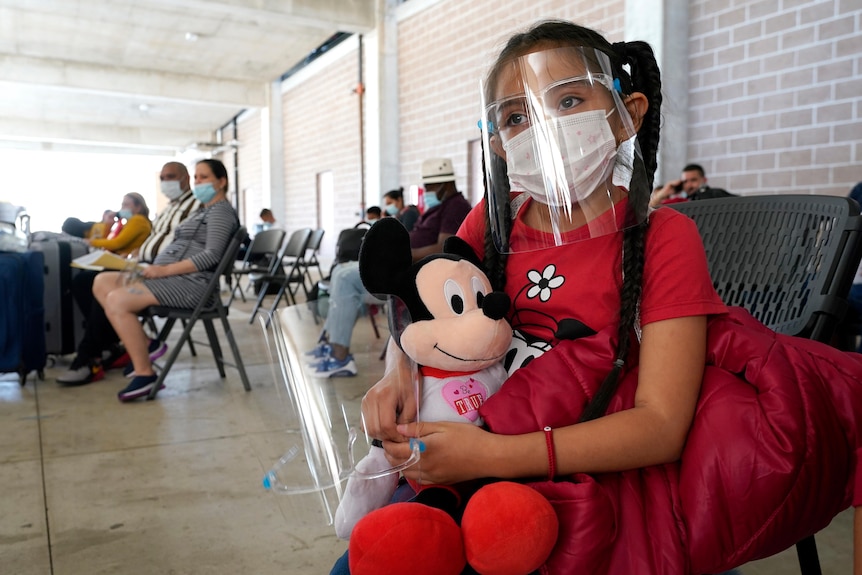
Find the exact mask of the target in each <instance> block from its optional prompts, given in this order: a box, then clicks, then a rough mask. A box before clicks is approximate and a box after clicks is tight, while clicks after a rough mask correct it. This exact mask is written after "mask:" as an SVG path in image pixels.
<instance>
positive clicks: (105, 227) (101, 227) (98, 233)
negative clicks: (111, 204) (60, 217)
mask: <svg viewBox="0 0 862 575" xmlns="http://www.w3.org/2000/svg"><path fill="white" fill-rule="evenodd" d="M116 219H117V212H115V211H114V210H105V211H104V212H102V219H101V220H100V221H98V222H84V221H81V220H79V219H78V218H66V221H64V222H63V227H62V230H63V233H64V234H68V235H70V236H73V237H76V238H81V239H90V238H106V237H108V232H109V231H110V230H111V226H113V225H114V222H115V221H116Z"/></svg>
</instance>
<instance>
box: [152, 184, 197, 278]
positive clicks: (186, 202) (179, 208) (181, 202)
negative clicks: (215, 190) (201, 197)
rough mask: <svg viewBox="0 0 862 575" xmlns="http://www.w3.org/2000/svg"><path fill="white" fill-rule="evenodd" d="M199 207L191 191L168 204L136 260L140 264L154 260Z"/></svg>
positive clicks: (154, 224)
mask: <svg viewBox="0 0 862 575" xmlns="http://www.w3.org/2000/svg"><path fill="white" fill-rule="evenodd" d="M200 207H201V203H200V202H199V201H197V199H195V196H194V194H192V192H191V190H188V191H186V192H183V194H182V195H181V196H180V197H179V198H177V199H176V200H174V201H172V202H170V203H169V204H168V205H167V207H166V208H165V210H164V211H163V212H162V213H160V214H159V215H158V216H157V217H156V219H155V221H154V222H153V231H151V232H150V237H148V238H147V239H146V240H144V243H143V245H141V249H140V252H139V253H140V255H139V257H138V259H139V260H140V261H142V262H151V261H153V260H154V259H156V256H157V255H159V254H160V253H161V252H162V250H163V249H165V248H166V247H168V245H170V243H171V239H172V238H173V236H174V230H176V229H177V226H179V225H180V224H181V223H183V222H184V221H185V220H186V219H187V218H188V217H189V216H190V215H191V214H192V213H194V212H196V211H197V210H199V209H200Z"/></svg>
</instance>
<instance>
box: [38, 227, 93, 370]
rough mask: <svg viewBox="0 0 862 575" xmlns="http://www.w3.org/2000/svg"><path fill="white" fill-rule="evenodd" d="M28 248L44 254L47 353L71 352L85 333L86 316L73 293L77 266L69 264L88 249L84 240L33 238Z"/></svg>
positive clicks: (63, 353)
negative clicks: (36, 240) (73, 279)
mask: <svg viewBox="0 0 862 575" xmlns="http://www.w3.org/2000/svg"><path fill="white" fill-rule="evenodd" d="M30 249H31V250H38V251H40V252H42V253H43V254H44V256H45V300H44V302H45V346H46V348H47V351H48V353H50V354H55V355H66V354H69V353H74V352H75V350H76V349H77V347H78V343H80V341H81V338H82V337H84V322H85V320H86V318H85V317H84V314H83V313H81V310H80V309H79V308H78V306H77V305H76V304H75V300H74V298H73V297H72V278H73V277H74V275H75V274H77V273H78V269H77V268H73V267H71V266H70V265H69V264H70V263H71V262H72V260H73V259H75V258H77V257H79V256H82V255H84V254H85V253H87V245H86V244H85V243H83V242H76V241H64V240H56V239H51V240H47V241H42V242H32V243H31V244H30Z"/></svg>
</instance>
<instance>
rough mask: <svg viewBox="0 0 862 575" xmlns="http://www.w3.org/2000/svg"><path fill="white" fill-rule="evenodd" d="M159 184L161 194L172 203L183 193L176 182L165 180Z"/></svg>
mask: <svg viewBox="0 0 862 575" xmlns="http://www.w3.org/2000/svg"><path fill="white" fill-rule="evenodd" d="M161 184H162V193H163V194H164V195H165V196H167V198H168V199H169V200H171V201H173V200H175V199H177V198H178V197H180V196H181V195H183V191H182V190H181V189H180V183H179V182H178V181H177V180H165V181H163V182H161Z"/></svg>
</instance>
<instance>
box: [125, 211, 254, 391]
mask: <svg viewBox="0 0 862 575" xmlns="http://www.w3.org/2000/svg"><path fill="white" fill-rule="evenodd" d="M247 235H248V234H247V232H246V229H245V228H244V227H240V228H239V229H238V230H237V231H236V233H235V234H234V236H233V239H231V241H230V243H229V244H228V247H227V250H226V251H225V254H224V257H223V258H222V260H221V263H219V265H218V267H217V268H216V270H215V272H214V273H213V277H212V279H210V282H209V284H207V289H206V293H205V294H204V296H203V297H202V298H201V300H200V302H199V303H198V305H196V306H195V307H194V308H193V309H188V308H173V307H166V306H150V307H148V308H147V309H146V310H144V311H143V312H142V313H141V315H142V316H143V317H144V318H152V317H162V318H165V324H164V325H163V326H162V329H161V330H160V331H159V335H158V339H159V341H162V342H163V341H165V340H166V339H167V336H168V334H169V333H170V331H171V328H173V326H174V324H175V323H176V321H177V320H181V321H182V323H183V333H182V335H181V336H180V339H179V341H178V342H177V345H175V346H174V347H173V349H172V350H171V352H170V353H169V354H168V357H167V360H165V364H164V366H163V367H162V369H161V370H159V378H158V379H157V380H156V383H155V385H154V386H153V389H152V390H151V391H150V395H149V396H148V397H147V399H155V397H156V394H157V393H158V391H159V388H160V387H161V385H162V383H163V382H164V380H165V377H167V375H168V372H169V371H170V370H171V366H172V365H173V364H174V361H176V359H177V355H179V353H180V349H182V347H183V344H185V343H188V344H189V347H190V348H192V339H191V332H192V328H193V327H194V326H195V323H197V322H198V320H200V321H202V322H203V324H204V329H205V330H206V333H207V339H208V340H209V346H210V348H211V349H212V352H213V357H214V359H215V362H216V367H217V368H218V372H219V375H220V376H221V377H222V378H224V377H225V371H224V366H225V365H229V366H231V367H235V368H236V369H237V370H238V371H239V375H240V378H242V385H243V387H244V388H245V390H246V391H251V386H250V385H249V382H248V376H247V375H246V373H245V366H244V365H243V363H242V356H240V353H239V347H237V344H236V340H235V339H234V336H233V331H232V330H231V327H230V323H229V322H228V320H227V314H228V308H227V307H226V306H225V305H224V302H222V299H221V295H220V292H219V290H220V287H221V277H222V276H223V275H226V274H228V273H230V269H231V267H232V266H233V265H234V261H235V259H236V255H237V253H238V252H239V248H240V245H241V244H242V242H243V241H245V238H246V236H247ZM216 319H219V320H221V324H222V328H223V329H224V332H225V335H226V336H227V339H228V342H229V343H230V348H231V351H232V352H233V358H234V361H235V362H236V363H235V364H231V363H227V362H226V361H225V360H224V357H223V354H222V349H221V345H219V340H218V335H217V334H216V330H215V326H214V325H213V322H214V320H216ZM197 343H199V344H200V343H201V342H197ZM192 349H193V348H192Z"/></svg>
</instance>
